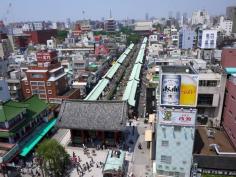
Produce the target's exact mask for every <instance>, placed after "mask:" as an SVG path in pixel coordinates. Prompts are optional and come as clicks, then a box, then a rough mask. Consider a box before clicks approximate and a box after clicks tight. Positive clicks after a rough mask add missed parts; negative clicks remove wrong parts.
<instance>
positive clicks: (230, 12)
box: [226, 6, 236, 33]
mask: <svg viewBox="0 0 236 177" xmlns="http://www.w3.org/2000/svg"><path fill="white" fill-rule="evenodd" d="M226 16H227V18H228V19H230V20H232V21H233V28H232V33H236V6H230V7H227V8H226Z"/></svg>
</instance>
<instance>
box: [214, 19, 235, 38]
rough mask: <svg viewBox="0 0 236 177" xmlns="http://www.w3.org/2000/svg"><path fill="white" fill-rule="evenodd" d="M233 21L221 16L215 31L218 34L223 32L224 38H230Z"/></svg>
mask: <svg viewBox="0 0 236 177" xmlns="http://www.w3.org/2000/svg"><path fill="white" fill-rule="evenodd" d="M232 28H233V21H232V20H227V19H225V18H224V17H223V16H221V17H220V22H219V24H218V25H217V29H218V31H220V32H223V33H224V34H225V35H226V36H230V35H231V33H232Z"/></svg>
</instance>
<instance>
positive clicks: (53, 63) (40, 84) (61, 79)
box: [21, 50, 79, 101]
mask: <svg viewBox="0 0 236 177" xmlns="http://www.w3.org/2000/svg"><path fill="white" fill-rule="evenodd" d="M36 55H37V65H34V66H33V65H31V66H29V67H28V69H27V71H26V77H25V78H23V79H22V81H21V84H22V90H23V96H24V97H25V98H28V97H30V96H32V95H35V94H37V95H39V98H40V99H44V100H47V101H50V100H53V99H56V98H61V99H63V98H72V97H77V98H78V96H79V93H78V91H77V90H73V91H72V90H70V89H69V85H68V80H67V76H66V73H65V72H64V68H63V67H62V66H61V64H60V63H59V62H58V61H57V53H56V51H51V50H49V51H40V52H38V53H37V54H36Z"/></svg>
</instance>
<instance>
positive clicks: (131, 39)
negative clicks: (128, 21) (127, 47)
mask: <svg viewBox="0 0 236 177" xmlns="http://www.w3.org/2000/svg"><path fill="white" fill-rule="evenodd" d="M139 41H140V36H139V35H138V34H135V33H133V34H130V35H128V37H127V43H128V44H130V43H131V42H133V43H135V44H137V43H139Z"/></svg>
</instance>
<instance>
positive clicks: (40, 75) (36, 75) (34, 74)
mask: <svg viewBox="0 0 236 177" xmlns="http://www.w3.org/2000/svg"><path fill="white" fill-rule="evenodd" d="M31 77H32V78H43V74H36V73H33V74H31Z"/></svg>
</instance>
